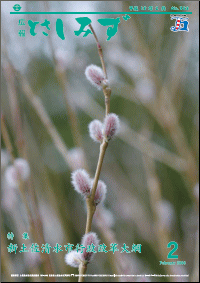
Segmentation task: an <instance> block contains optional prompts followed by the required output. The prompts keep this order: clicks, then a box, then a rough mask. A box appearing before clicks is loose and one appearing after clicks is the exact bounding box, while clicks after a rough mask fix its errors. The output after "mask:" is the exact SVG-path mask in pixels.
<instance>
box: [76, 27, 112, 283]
mask: <svg viewBox="0 0 200 283" xmlns="http://www.w3.org/2000/svg"><path fill="white" fill-rule="evenodd" d="M89 27H90V29H91V31H92V33H93V35H94V38H95V40H96V42H97V48H98V52H99V57H100V60H101V64H102V68H103V72H104V74H105V78H106V79H107V72H106V67H105V62H104V59H103V52H102V48H101V45H100V44H99V41H98V38H97V35H96V33H95V31H94V29H93V27H92V25H89ZM103 93H104V96H105V108H106V111H105V115H106V116H107V115H108V114H109V112H110V95H111V89H110V88H109V87H107V86H105V87H103ZM107 147H108V142H107V141H105V140H104V141H103V142H102V144H101V145H100V153H99V159H98V163H97V168H96V172H95V177H94V182H93V187H92V190H91V194H90V196H89V197H88V198H87V199H86V204H87V220H86V228H85V234H87V233H89V232H90V231H91V227H92V219H93V216H94V213H95V210H96V205H95V203H94V197H95V193H96V189H97V185H98V181H99V176H100V173H101V168H102V165H103V159H104V156H105V153H106V149H107ZM86 271H87V264H86V265H83V264H81V265H80V268H79V282H83V281H84V276H83V275H84V274H85V273H86Z"/></svg>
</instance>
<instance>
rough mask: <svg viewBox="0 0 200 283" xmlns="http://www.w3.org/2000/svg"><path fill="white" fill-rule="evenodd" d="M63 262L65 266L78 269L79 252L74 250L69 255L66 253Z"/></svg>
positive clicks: (79, 261)
mask: <svg viewBox="0 0 200 283" xmlns="http://www.w3.org/2000/svg"><path fill="white" fill-rule="evenodd" d="M65 262H66V264H67V265H70V266H72V267H79V264H80V263H81V252H80V251H79V252H77V251H76V250H74V251H72V252H70V253H67V254H66V255H65Z"/></svg>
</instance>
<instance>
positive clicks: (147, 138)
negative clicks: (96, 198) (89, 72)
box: [1, 1, 199, 282]
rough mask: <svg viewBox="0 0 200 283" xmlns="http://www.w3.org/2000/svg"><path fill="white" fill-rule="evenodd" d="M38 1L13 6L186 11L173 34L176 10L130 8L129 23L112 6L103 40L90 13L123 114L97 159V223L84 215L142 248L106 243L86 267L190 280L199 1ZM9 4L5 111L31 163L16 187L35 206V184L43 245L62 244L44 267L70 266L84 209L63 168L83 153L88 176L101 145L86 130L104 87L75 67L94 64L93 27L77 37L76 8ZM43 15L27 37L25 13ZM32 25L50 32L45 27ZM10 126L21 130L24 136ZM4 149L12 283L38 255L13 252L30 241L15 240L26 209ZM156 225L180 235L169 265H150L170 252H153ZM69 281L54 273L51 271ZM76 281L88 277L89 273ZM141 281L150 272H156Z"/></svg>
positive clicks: (5, 274) (99, 110) (37, 268)
mask: <svg viewBox="0 0 200 283" xmlns="http://www.w3.org/2000/svg"><path fill="white" fill-rule="evenodd" d="M44 2H46V4H44ZM44 2H42V1H30V2H28V1H19V2H18V4H20V6H22V9H23V11H32V12H34V11H47V10H49V11H74V12H75V11H77V12H78V11H91V12H95V11H113V12H119V11H129V6H139V7H140V6H145V5H146V6H147V5H148V6H150V5H152V6H154V7H155V6H159V7H161V6H166V7H167V11H170V7H171V6H180V5H184V6H189V11H192V13H193V14H192V15H189V32H177V33H176V32H171V31H170V27H171V26H172V25H173V24H174V20H173V21H171V20H170V15H169V14H165V15H160V14H159V15H131V18H130V19H129V20H127V21H125V20H123V18H122V15H114V16H113V17H120V19H121V23H120V24H119V27H118V32H117V34H116V35H115V36H114V37H112V38H111V40H109V41H106V39H107V35H106V31H107V27H103V26H101V25H100V24H99V23H98V22H97V19H99V18H106V17H110V16H109V15H95V14H94V15H89V18H90V19H91V20H92V25H93V28H94V30H95V32H96V33H97V36H98V39H99V42H100V43H101V45H102V49H103V54H104V59H105V62H106V67H107V72H108V79H109V81H110V86H111V88H112V96H111V112H112V113H116V114H117V115H119V118H120V122H121V131H120V133H119V136H118V138H116V139H115V140H114V141H111V142H110V144H109V147H108V150H107V152H106V156H105V159H104V163H103V168H102V172H101V176H100V179H101V180H103V181H104V182H105V183H106V185H107V197H106V200H105V205H104V207H105V211H104V212H102V219H103V220H101V221H100V219H101V217H99V216H98V217H97V219H96V218H94V221H93V231H94V232H96V233H97V234H98V235H99V238H100V241H101V243H103V242H104V243H106V237H107V232H108V230H107V229H108V228H109V229H110V230H109V231H112V232H113V233H114V237H115V239H116V240H117V243H118V244H119V247H121V246H122V245H123V243H126V244H127V245H128V246H129V248H130V249H131V246H132V244H133V243H135V244H136V243H137V244H142V252H141V253H134V252H132V253H130V254H121V253H120V252H118V255H119V259H118V260H119V261H118V262H116V258H115V257H114V256H113V258H112V254H111V255H109V256H108V254H110V253H111V252H109V253H108V254H105V253H97V254H96V256H95V259H94V261H93V262H92V263H91V264H90V265H89V266H88V271H87V272H88V274H113V273H114V272H116V270H115V269H114V267H113V266H114V265H117V266H118V267H119V268H120V266H122V267H123V263H124V264H125V263H126V264H125V265H126V268H127V271H126V272H127V273H126V274H167V273H168V274H169V273H170V272H172V271H173V272H174V274H190V276H191V277H190V280H195V279H196V278H197V279H198V277H197V276H196V275H195V274H196V273H195V272H196V269H198V267H196V259H197V258H196V254H197V248H198V247H197V242H198V240H197V239H198V235H197V232H196V231H197V229H198V215H197V210H198V202H199V196H198V173H197V172H198V169H197V168H198V162H199V161H198V153H199V148H198V143H199V139H198V136H199V124H198V123H199V97H198V92H199V86H198V83H199V81H198V78H199V63H198V61H199V57H198V51H199V23H198V21H199V19H198V17H199V10H198V2H197V1H188V2H186V1H175V2H171V1H163V2H160V1H154V2H149V1H148V4H147V2H143V1H134V2H128V1H94V2H93V1H87V2H84V1H83V2H78V1H60V2H59V1H58V2H57V1H44ZM13 5H14V2H13V1H3V2H2V3H1V7H2V87H1V93H2V95H1V105H2V106H1V109H2V114H3V119H4V122H5V124H6V127H7V130H8V133H9V136H10V139H11V142H12V146H13V153H14V156H15V157H16V158H17V157H21V158H25V159H27V160H28V162H29V165H30V168H31V178H30V180H29V182H28V183H26V187H29V190H28V189H27V191H26V196H27V200H28V205H29V206H30V210H31V212H33V211H34V207H33V204H32V203H31V197H30V192H31V191H34V192H35V194H36V197H37V202H38V207H39V213H40V215H41V219H42V224H43V228H44V239H45V243H49V244H50V245H51V246H52V247H54V246H55V245H56V243H59V244H60V245H62V246H63V252H59V253H53V248H52V249H51V254H50V256H51V259H52V262H53V266H54V269H55V270H54V272H55V274H67V273H76V274H77V272H78V271H77V269H73V268H71V267H69V266H66V264H65V261H64V256H65V254H66V252H65V251H64V245H66V244H67V243H72V244H74V246H75V245H76V244H77V243H80V241H81V237H82V236H83V234H84V231H85V223H86V209H85V204H84V201H83V199H82V198H81V197H79V196H78V195H77V193H76V192H75V190H74V189H73V187H72V184H71V170H72V169H73V168H74V170H75V169H77V168H80V167H84V166H85V165H86V163H85V160H83V159H84V156H85V157H86V160H87V165H86V166H87V169H88V170H89V171H90V174H91V175H94V173H95V169H96V165H97V160H98V155H99V145H98V144H97V143H94V142H93V141H92V140H91V138H90V137H89V133H88V124H89V123H90V122H91V121H92V120H94V119H99V120H101V121H103V119H104V108H105V107H104V96H103V93H102V92H101V91H99V90H97V89H95V88H94V87H93V86H91V85H90V84H89V83H88V81H87V80H86V78H85V74H84V73H85V69H86V67H87V66H88V65H90V64H95V65H97V66H101V64H100V59H99V56H98V51H97V47H96V43H95V40H94V38H93V36H92V34H90V35H88V36H87V37H83V36H82V34H81V35H80V36H75V34H74V31H75V30H78V29H79V24H78V23H77V21H76V20H75V18H76V17H79V16H80V15H78V16H77V15H52V14H51V15H27V14H26V15H23V16H22V15H10V14H9V13H10V11H12V10H13V9H12V6H13ZM86 16H87V15H86ZM22 17H23V18H24V19H25V23H26V25H25V26H22V27H21V26H18V22H19V19H21V18H22ZM57 18H61V19H62V20H63V24H64V35H65V40H61V39H60V38H59V37H58V35H57V33H56V20H57ZM45 19H48V20H49V21H50V22H51V24H50V28H51V30H50V31H47V30H45V27H41V26H39V25H38V26H37V27H36V32H37V35H36V36H34V37H33V36H31V35H30V32H29V29H30V28H29V26H28V20H32V21H39V22H40V23H42V22H44V20H45ZM19 29H25V31H26V36H25V37H19V36H18V30H19ZM42 31H45V32H48V33H49V36H45V35H44V34H43V33H42ZM55 60H56V62H57V63H56V65H57V66H59V68H60V70H62V73H64V74H65V76H66V77H65V90H66V94H67V102H66V98H65V96H64V95H63V87H62V83H61V81H60V80H59V77H58V76H56V74H57V73H56V65H55ZM12 66H13V67H12ZM22 78H25V79H26V80H27V81H28V82H29V84H30V87H31V89H32V91H33V93H34V95H37V96H38V97H39V98H40V99H41V102H42V104H43V106H44V109H45V110H46V112H47V114H48V115H49V117H50V119H51V121H52V122H53V124H54V125H55V128H56V130H57V132H58V133H59V134H60V136H61V137H62V139H63V140H64V143H65V145H66V148H67V149H68V154H69V162H68V164H67V163H66V160H65V159H64V158H63V156H62V155H61V154H60V152H59V150H58V148H57V147H56V146H55V141H54V140H52V137H51V136H50V135H49V132H48V129H47V125H44V123H43V122H42V121H41V118H40V117H39V116H38V113H37V107H36V108H34V107H33V104H31V103H30V100H29V99H28V97H27V95H26V94H25V93H24V90H23V80H22ZM15 99H16V101H15ZM16 103H17V104H16ZM66 103H67V105H66ZM16 105H18V108H16V107H17V106H16ZM70 109H73V113H75V115H76V118H77V120H78V126H79V128H80V133H81V139H82V143H81V144H82V148H80V143H79V142H78V140H76V138H75V136H76V133H75V134H74V131H73V123H74V118H73V115H71V114H70ZM77 120H76V121H77ZM20 123H21V127H22V128H21V129H20ZM76 126H77V124H75V127H76ZM19 133H22V137H21V138H22V139H23V144H21V143H20V137H19V136H20V134H19ZM18 138H19V139H18ZM2 149H3V151H2V154H1V162H2V167H1V177H2V233H1V235H2V254H1V255H2V281H10V280H11V278H10V273H19V274H20V273H21V274H22V273H25V274H27V273H42V272H44V270H41V259H40V257H39V256H38V255H37V254H36V255H35V254H32V253H31V252H29V253H22V254H21V253H19V249H20V248H21V246H22V243H25V244H27V246H30V245H31V243H33V238H32V236H31V240H30V241H29V242H28V241H26V240H23V239H22V234H23V232H27V231H30V226H29V219H28V214H27V210H26V206H25V205H24V202H23V199H22V197H21V195H20V192H19V191H18V190H17V189H13V188H9V187H8V185H7V183H6V180H5V178H4V176H5V171H6V168H7V167H8V164H7V163H8V162H9V164H11V163H12V160H11V159H9V160H8V158H10V157H8V156H7V151H6V144H5V142H4V140H3V139H2ZM83 151H84V152H83ZM24 154H25V155H24ZM96 213H97V214H98V208H97V212H96ZM99 214H101V213H100V212H99ZM34 217H35V215H33V218H34ZM102 221H103V223H105V226H104V227H103V226H102ZM9 231H12V232H13V233H14V235H15V238H14V241H12V242H13V243H17V244H18V246H19V248H18V251H17V253H16V254H14V253H12V254H9V253H8V251H7V246H8V245H9V243H10V242H11V241H8V239H7V238H6V235H7V233H8V232H9ZM30 234H31V232H30ZM162 235H164V236H166V237H167V239H168V240H169V241H176V242H177V243H178V245H179V248H178V252H177V253H178V255H179V260H181V261H186V262H187V264H186V265H185V266H175V267H174V269H171V270H167V269H165V267H164V266H161V265H159V261H160V260H162V261H167V258H166V257H163V255H164V254H166V255H167V254H168V252H169V249H167V247H166V246H163V249H164V252H163V251H162V247H161V246H162V244H163V245H164V243H165V240H166V239H164V238H162ZM107 239H108V238H107ZM108 244H110V243H109V242H108ZM108 249H109V246H108ZM113 261H114V262H115V263H113ZM116 263H117V264H116ZM128 264H129V265H128ZM126 268H124V269H122V270H125V269H126ZM119 270H120V269H119ZM76 279H77V278H70V279H67V278H62V277H60V278H59V281H77V280H76ZM31 280H32V279H31V278H29V279H27V278H26V279H24V281H31ZM35 280H37V278H35ZM43 280H44V281H45V280H46V279H45V278H44V279H43ZM86 280H87V281H91V282H92V281H93V278H90V277H88V278H86ZM103 280H105V282H112V281H113V282H115V281H116V280H117V279H116V278H112V277H111V278H109V277H105V279H103ZM123 280H127V279H124V278H123ZM123 280H122V281H123ZM131 280H132V281H137V280H138V279H137V278H131V279H130V281H131ZM151 280H152V281H158V280H157V279H156V278H151ZM161 280H162V281H166V280H167V279H163V278H161ZM182 280H185V281H188V280H189V279H188V278H182ZM16 281H18V279H16ZM40 281H41V279H40ZM95 281H101V278H99V277H97V278H95ZM159 281H160V278H159ZM197 281H198V280H197Z"/></svg>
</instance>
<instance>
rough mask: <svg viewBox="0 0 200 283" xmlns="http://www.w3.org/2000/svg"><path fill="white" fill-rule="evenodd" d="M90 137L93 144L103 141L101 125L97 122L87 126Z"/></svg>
mask: <svg viewBox="0 0 200 283" xmlns="http://www.w3.org/2000/svg"><path fill="white" fill-rule="evenodd" d="M89 133H90V137H91V138H92V139H93V140H94V141H95V142H100V143H101V142H102V141H103V124H102V123H101V122H100V121H99V120H94V121H92V122H91V123H90V124H89Z"/></svg>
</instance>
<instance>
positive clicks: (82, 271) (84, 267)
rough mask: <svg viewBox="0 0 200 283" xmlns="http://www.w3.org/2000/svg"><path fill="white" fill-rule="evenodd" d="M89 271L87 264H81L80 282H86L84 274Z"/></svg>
mask: <svg viewBox="0 0 200 283" xmlns="http://www.w3.org/2000/svg"><path fill="white" fill-rule="evenodd" d="M86 271H87V264H83V263H81V264H80V265H79V279H78V282H84V276H83V275H85V273H86Z"/></svg>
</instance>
